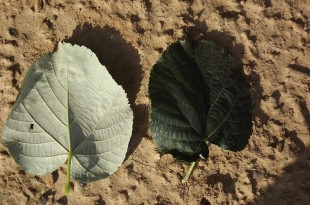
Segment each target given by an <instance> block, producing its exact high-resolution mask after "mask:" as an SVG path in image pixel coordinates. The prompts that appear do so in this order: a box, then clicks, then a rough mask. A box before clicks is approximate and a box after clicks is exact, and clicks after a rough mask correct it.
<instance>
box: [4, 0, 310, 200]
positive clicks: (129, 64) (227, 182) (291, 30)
mask: <svg viewBox="0 0 310 205" xmlns="http://www.w3.org/2000/svg"><path fill="white" fill-rule="evenodd" d="M65 2H66V3H64V2H63V1H61V0H19V1H17V0H11V1H7V0H0V18H1V21H0V68H1V69H0V114H1V115H0V130H2V127H3V124H4V122H5V120H6V118H7V115H8V114H9V111H10V108H11V107H12V105H13V103H14V100H15V98H16V96H17V93H18V90H19V87H20V85H21V82H22V80H23V77H24V75H25V72H26V71H27V69H28V68H29V67H30V65H31V64H32V63H33V62H34V61H35V60H36V59H37V58H38V57H39V56H41V55H42V54H44V53H47V52H52V51H54V50H55V49H56V47H57V43H58V42H59V41H66V42H71V43H75V44H79V45H85V46H87V47H89V48H90V49H91V50H92V51H94V52H95V53H96V54H97V56H98V58H99V59H100V61H101V62H102V63H103V64H104V65H106V66H107V68H108V70H109V71H110V73H111V74H112V76H113V77H114V78H115V80H116V81H117V82H118V83H119V84H121V85H122V86H123V87H124V89H125V90H126V92H127V93H128V96H129V98H130V103H131V105H132V108H133V110H134V114H135V120H134V130H133V136H132V140H131V142H130V147H129V150H128V157H127V159H126V160H125V162H124V163H123V165H122V166H121V168H120V169H119V170H118V171H117V172H116V173H115V174H114V175H113V176H111V177H110V178H107V179H104V180H101V181H97V182H94V183H89V184H79V183H77V182H74V181H72V184H71V188H72V190H71V192H70V194H69V195H68V197H65V196H64V195H63V189H64V184H65V172H66V170H65V166H64V167H62V168H60V169H59V170H56V171H55V172H53V173H52V174H50V175H47V176H44V177H37V176H32V175H29V174H27V173H25V172H23V171H21V170H20V169H19V168H18V166H17V165H16V164H15V162H14V160H13V159H12V158H11V157H10V155H9V154H8V152H7V151H6V150H5V149H4V147H3V146H2V144H0V160H1V163H0V204H38V205H39V204H40V205H45V204H98V205H102V204H108V205H109V204H134V205H138V204H141V205H142V204H145V205H147V204H158V205H159V204H161V205H166V204H204V205H209V204H212V205H217V204H236V205H237V204H281V205H285V204H290V205H291V204H298V205H299V204H310V135H309V132H310V115H309V110H310V104H309V102H310V94H309V88H310V61H309V57H310V34H309V32H310V23H309V20H310V3H309V0H244V1H241V0H231V1H226V0H217V1H211V0H183V1H181V0H161V1H155V0H144V1H141V0H139V1H129V0H116V1H109V0H106V1H103V0H80V1H74V0H67V1H65ZM184 30H188V31H193V32H194V33H196V34H199V33H200V34H203V36H204V37H205V38H207V39H209V40H213V41H215V42H217V43H218V44H220V45H222V46H223V47H224V48H225V49H226V50H228V51H229V52H231V53H232V54H233V55H234V56H235V57H236V58H237V59H238V60H239V62H240V64H242V65H243V69H244V72H245V74H246V75H247V80H248V82H250V84H251V87H252V96H253V103H254V118H253V124H254V125H253V129H254V132H253V134H252V136H251V140H250V142H249V145H248V146H247V148H246V149H245V150H243V151H242V152H240V153H232V152H228V151H223V150H221V149H219V148H217V147H216V146H212V145H211V146H210V158H209V160H207V161H200V162H199V164H198V166H197V169H196V170H195V171H194V173H193V176H192V178H191V179H190V181H189V183H187V184H182V183H181V179H182V177H183V176H184V175H185V173H186V171H187V169H188V167H189V164H184V163H180V162H177V161H176V160H174V159H173V158H172V157H171V156H169V155H164V156H162V155H160V154H158V152H157V151H156V149H155V146H154V143H153V141H152V139H151V136H150V132H149V129H148V117H149V114H148V113H149V99H148V93H147V86H148V79H149V74H150V71H151V69H152V66H153V65H154V63H155V62H156V61H157V60H158V59H159V57H160V55H161V54H162V52H163V51H164V50H165V49H166V48H167V46H169V45H170V44H171V43H173V42H175V41H178V40H180V39H182V38H183V37H184Z"/></svg>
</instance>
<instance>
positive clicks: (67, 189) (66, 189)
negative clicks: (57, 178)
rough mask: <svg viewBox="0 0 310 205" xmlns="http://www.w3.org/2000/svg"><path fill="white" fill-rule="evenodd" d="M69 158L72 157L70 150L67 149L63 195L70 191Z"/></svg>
mask: <svg viewBox="0 0 310 205" xmlns="http://www.w3.org/2000/svg"><path fill="white" fill-rule="evenodd" d="M71 159H72V152H71V151H69V153H68V161H67V176H66V186H65V195H67V194H68V193H69V191H70V174H71Z"/></svg>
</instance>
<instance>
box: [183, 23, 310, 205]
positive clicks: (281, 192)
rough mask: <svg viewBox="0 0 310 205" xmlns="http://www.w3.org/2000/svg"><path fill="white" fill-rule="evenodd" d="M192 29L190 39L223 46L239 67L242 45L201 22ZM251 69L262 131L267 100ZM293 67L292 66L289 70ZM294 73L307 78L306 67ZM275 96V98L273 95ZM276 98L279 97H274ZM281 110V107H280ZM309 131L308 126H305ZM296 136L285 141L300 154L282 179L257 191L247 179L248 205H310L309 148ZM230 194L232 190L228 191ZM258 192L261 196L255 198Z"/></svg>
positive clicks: (255, 115) (255, 112) (292, 134)
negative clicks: (250, 194)
mask: <svg viewBox="0 0 310 205" xmlns="http://www.w3.org/2000/svg"><path fill="white" fill-rule="evenodd" d="M191 22H192V23H193V24H194V26H192V27H186V28H185V29H186V30H187V32H188V31H189V32H190V33H189V35H190V37H191V38H194V39H195V38H203V39H207V40H211V41H214V42H216V43H217V44H218V45H220V46H222V47H223V48H224V49H225V50H226V51H228V52H230V53H231V54H232V55H233V56H234V57H235V58H236V59H237V60H238V63H240V64H241V65H242V61H241V60H242V57H243V54H244V48H243V45H242V44H239V45H238V44H234V43H233V41H234V37H232V36H229V35H227V34H225V33H223V32H219V31H211V32H209V31H208V27H207V26H206V25H205V24H204V23H201V22H198V21H191ZM246 66H249V67H250V69H251V73H250V75H249V76H247V80H248V82H250V83H251V87H252V88H251V89H252V91H251V94H252V100H253V120H254V119H255V118H258V120H259V124H258V123H257V121H256V120H255V124H256V127H261V126H263V125H264V124H267V123H268V121H269V120H270V118H269V116H268V115H267V113H265V112H264V111H263V109H262V108H261V100H262V99H265V98H266V97H267V96H265V95H264V94H263V91H264V90H263V87H262V85H261V78H260V75H259V73H257V72H256V69H255V67H256V66H257V65H256V63H255V62H253V61H251V62H249V64H248V65H246ZM291 67H294V66H291ZM293 69H295V70H297V71H298V72H304V73H306V75H307V71H306V69H305V67H301V66H295V67H294V68H293ZM274 95H278V94H277V92H276V91H275V92H274ZM275 97H276V98H279V96H278V97H277V96H275ZM300 103H301V107H302V108H303V109H302V110H303V112H302V114H303V115H304V116H305V119H306V122H307V123H306V124H307V125H309V123H308V122H309V120H308V119H309V111H308V109H307V107H306V106H305V105H304V104H305V103H304V102H303V101H302V100H300ZM281 106H283V105H281ZM308 127H309V126H308ZM297 135H298V133H296V132H288V133H287V137H289V138H291V139H292V141H295V142H294V143H295V144H296V145H297V146H298V147H299V149H300V150H301V152H300V153H299V156H298V159H297V160H296V161H295V162H294V163H292V164H290V165H288V166H286V167H284V168H283V171H284V173H283V174H282V175H281V176H274V177H275V183H274V184H272V185H269V186H268V187H267V188H266V189H260V188H259V187H257V185H258V184H259V183H258V181H256V179H255V178H253V176H250V181H251V183H252V187H255V188H254V189H253V190H252V191H253V192H254V195H255V198H254V200H253V201H251V202H249V203H248V204H254V205H264V204H274V205H289V204H309V202H310V147H306V145H305V144H304V143H302V142H301V141H300V140H299V137H298V136H297ZM223 179H224V178H223V177H221V178H217V179H215V180H216V182H219V181H221V180H223ZM231 190H233V189H231ZM258 192H259V193H260V194H258ZM232 195H233V197H234V198H236V195H235V193H232Z"/></svg>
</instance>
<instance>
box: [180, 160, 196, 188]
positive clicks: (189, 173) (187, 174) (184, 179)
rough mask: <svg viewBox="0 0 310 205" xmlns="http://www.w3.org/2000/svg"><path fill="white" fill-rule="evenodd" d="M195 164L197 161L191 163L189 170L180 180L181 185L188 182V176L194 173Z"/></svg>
mask: <svg viewBox="0 0 310 205" xmlns="http://www.w3.org/2000/svg"><path fill="white" fill-rule="evenodd" d="M196 163H197V161H195V162H192V165H191V166H190V168H189V170H188V171H187V173H186V175H185V177H184V178H183V179H182V184H184V183H186V182H187V181H188V179H189V178H190V176H191V175H192V173H193V171H194V168H195V166H196Z"/></svg>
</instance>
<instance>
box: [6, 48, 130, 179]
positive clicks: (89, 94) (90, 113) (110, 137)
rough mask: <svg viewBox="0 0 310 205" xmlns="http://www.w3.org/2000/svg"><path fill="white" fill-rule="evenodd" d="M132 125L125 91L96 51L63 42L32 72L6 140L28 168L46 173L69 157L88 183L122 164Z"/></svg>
mask: <svg viewBox="0 0 310 205" xmlns="http://www.w3.org/2000/svg"><path fill="white" fill-rule="evenodd" d="M132 123H133V114H132V110H131V108H130V106H129V104H128V99H127V97H126V93H125V91H124V90H123V89H122V87H121V86H119V85H117V83H116V82H115V81H114V80H113V79H112V77H111V75H110V74H109V73H108V71H107V69H106V68H105V67H104V66H102V65H101V64H100V62H99V61H98V58H97V57H96V55H95V54H94V53H92V52H91V51H90V50H89V49H87V48H85V47H83V46H82V47H80V46H76V45H74V46H72V45H71V44H68V43H63V44H61V43H60V44H59V47H58V50H57V51H56V52H55V53H53V54H46V55H43V56H42V57H40V58H39V59H38V60H37V61H36V62H35V63H34V64H33V65H32V66H31V68H30V69H29V71H28V72H27V74H26V77H25V79H24V82H23V84H22V87H21V89H20V92H19V95H18V97H17V99H16V102H15V104H14V106H13V109H12V111H11V113H10V115H9V117H8V119H7V122H6V125H5V126H4V130H3V137H2V139H3V143H4V144H5V145H6V146H7V147H8V149H9V152H10V154H11V155H12V156H13V158H14V159H15V161H16V162H17V163H18V164H19V166H20V167H21V169H23V170H25V171H27V172H30V173H33V174H36V175H45V174H47V173H50V172H52V171H54V170H56V169H57V168H59V167H60V166H61V165H63V164H64V163H65V162H66V160H67V159H68V164H69V166H68V170H70V168H71V175H72V176H73V178H75V179H76V180H78V181H82V182H89V181H94V180H98V179H101V178H105V177H108V176H110V175H111V174H113V173H114V172H115V171H116V170H117V168H118V167H119V166H120V165H121V163H122V162H123V160H124V158H125V154H126V151H127V148H128V143H129V139H130V136H131V132H132ZM70 159H71V160H70ZM70 162H71V166H70Z"/></svg>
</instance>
